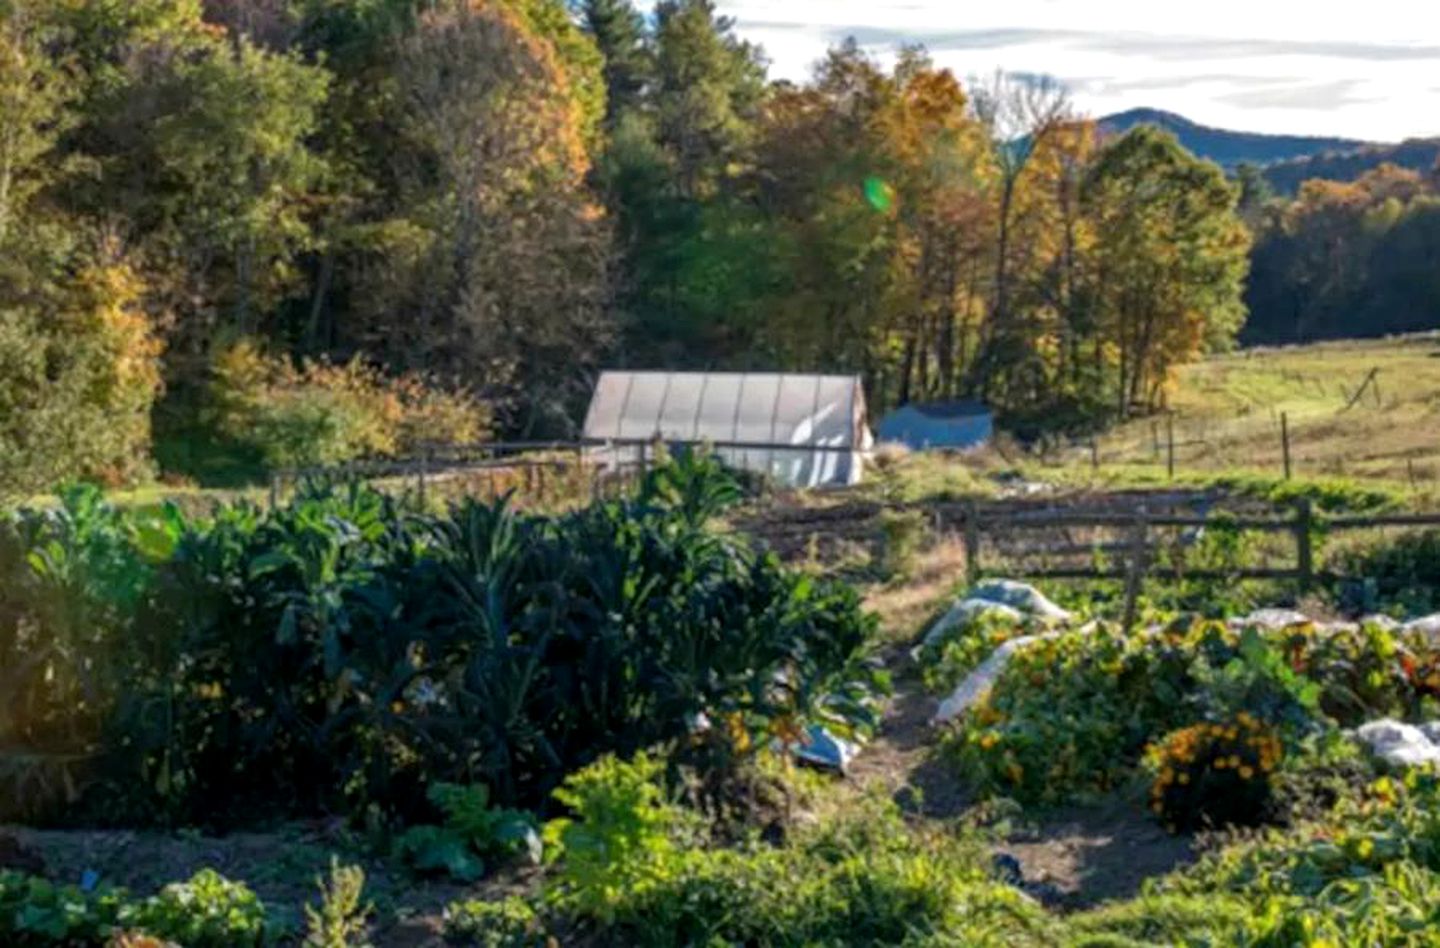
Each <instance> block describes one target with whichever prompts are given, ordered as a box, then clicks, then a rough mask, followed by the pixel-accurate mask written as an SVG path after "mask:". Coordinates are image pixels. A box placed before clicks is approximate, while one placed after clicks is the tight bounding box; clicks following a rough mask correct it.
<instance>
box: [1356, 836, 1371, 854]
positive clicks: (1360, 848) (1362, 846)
mask: <svg viewBox="0 0 1440 948" xmlns="http://www.w3.org/2000/svg"><path fill="white" fill-rule="evenodd" d="M1374 852H1375V843H1374V842H1372V841H1371V840H1369V839H1362V840H1360V842H1359V843H1358V844H1357V845H1356V846H1355V855H1357V856H1359V857H1360V858H1361V859H1369V858H1370V855H1371V854H1372V853H1374Z"/></svg>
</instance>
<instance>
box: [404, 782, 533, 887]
mask: <svg viewBox="0 0 1440 948" xmlns="http://www.w3.org/2000/svg"><path fill="white" fill-rule="evenodd" d="M428 795H429V798H430V802H431V803H432V804H433V805H434V806H435V807H436V808H437V809H439V810H440V811H441V812H442V813H443V814H444V816H445V823H444V825H443V826H414V827H411V828H410V829H408V830H406V831H405V833H404V835H402V836H401V837H400V839H399V840H398V847H399V850H400V855H401V856H402V858H404V859H405V860H406V861H407V862H408V863H409V864H410V865H412V866H414V868H415V869H416V871H418V872H421V873H434V872H444V873H448V874H449V875H450V876H452V877H453V878H455V879H456V880H457V881H460V882H474V881H476V880H477V879H479V878H480V877H481V876H482V875H484V873H485V868H486V863H485V860H487V859H490V860H505V859H514V858H515V857H517V856H525V857H528V858H529V860H530V861H531V862H533V863H538V862H539V861H540V856H541V853H540V837H539V835H538V834H537V832H536V829H535V825H534V818H533V817H531V815H530V814H529V813H526V812H524V811H522V810H506V809H499V808H495V807H492V806H491V805H490V793H489V791H487V790H486V789H485V788H484V787H483V786H471V787H461V786H457V785H455V784H449V783H435V784H432V785H431V786H430V789H429V791H428Z"/></svg>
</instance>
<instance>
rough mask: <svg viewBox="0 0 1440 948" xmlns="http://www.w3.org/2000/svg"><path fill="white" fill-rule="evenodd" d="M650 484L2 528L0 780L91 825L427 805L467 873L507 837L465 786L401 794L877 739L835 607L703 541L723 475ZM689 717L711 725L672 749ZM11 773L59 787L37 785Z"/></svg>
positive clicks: (100, 513)
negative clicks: (452, 827)
mask: <svg viewBox="0 0 1440 948" xmlns="http://www.w3.org/2000/svg"><path fill="white" fill-rule="evenodd" d="M674 464H675V465H676V467H677V468H685V467H686V466H687V465H693V466H694V469H693V470H689V471H688V472H687V471H685V470H674V471H669V472H665V471H661V472H657V473H656V474H655V475H654V476H653V477H652V479H651V481H650V484H649V486H647V487H646V489H645V490H644V491H643V492H642V495H641V496H640V497H639V498H638V499H634V500H627V501H623V502H610V503H602V504H597V505H595V506H593V507H591V508H588V509H585V510H580V511H576V512H573V513H570V514H566V515H564V516H560V517H553V518H550V517H543V516H529V515H522V514H519V513H517V512H516V511H514V510H513V509H511V508H510V507H509V506H508V505H507V504H505V503H503V502H501V503H497V504H493V505H484V504H478V503H473V502H467V503H464V504H462V505H460V506H458V507H456V508H454V509H453V510H451V511H449V512H448V513H446V514H443V515H426V514H419V513H414V512H410V511H408V510H407V509H405V508H404V507H402V506H401V505H399V504H398V503H397V502H396V501H394V500H392V499H390V498H387V497H386V496H384V495H382V494H379V493H377V492H375V491H372V490H369V489H365V488H360V487H355V486H351V487H343V486H338V485H321V484H315V485H310V486H308V487H306V488H305V489H302V490H301V491H300V492H299V493H298V494H297V495H296V496H295V497H294V498H293V500H292V501H291V502H289V503H288V504H286V505H284V506H282V507H280V508H278V509H276V510H272V511H266V512H262V511H260V510H257V509H255V508H254V507H252V506H250V505H248V504H244V503H241V504H237V505H234V506H230V507H224V508H220V509H218V510H217V511H216V512H215V513H214V515H213V517H212V518H210V519H208V520H197V521H194V522H185V521H184V520H183V519H182V518H180V517H179V515H178V514H176V513H174V512H173V511H169V512H166V513H165V514H163V515H161V516H159V517H156V516H152V515H147V514H138V513H133V514H122V513H120V512H118V511H116V510H113V509H112V508H109V507H107V506H105V505H103V504H100V503H99V501H98V498H97V497H96V496H95V495H94V494H88V495H84V497H87V498H88V500H85V501H84V504H85V505H88V506H84V505H82V506H81V507H79V508H77V509H76V512H73V513H67V514H65V515H63V516H60V515H55V514H50V513H46V512H38V511H26V512H22V513H21V514H20V515H18V519H16V520H15V521H13V522H14V523H15V524H16V527H15V528H14V529H10V530H7V531H0V541H3V542H0V568H3V569H4V571H5V573H4V575H5V576H6V578H7V581H8V582H9V583H10V584H11V587H12V588H14V589H15V590H16V591H17V595H15V596H11V597H7V599H6V600H5V603H4V605H3V607H0V619H3V620H4V621H3V624H0V634H3V638H0V648H3V649H4V652H3V654H4V655H5V657H6V664H5V666H4V668H5V671H4V672H3V673H0V674H3V675H5V676H6V677H7V678H8V679H11V681H12V687H11V688H10V689H8V690H7V691H6V692H5V694H6V699H7V702H9V703H8V704H7V705H6V707H7V708H8V709H9V710H8V711H7V715H6V716H5V717H3V718H0V725H3V727H4V728H5V730H4V731H0V738H3V741H0V746H5V747H6V748H7V749H9V752H8V753H7V754H5V755H3V756H0V761H3V763H4V764H5V769H4V770H3V771H0V772H3V773H4V774H5V775H6V777H7V780H8V779H9V778H10V776H11V774H12V772H13V771H15V770H16V769H17V768H21V767H28V768H29V770H28V773H29V776H26V777H25V778H24V779H25V780H27V781H29V783H22V782H19V781H13V782H12V783H11V786H12V788H14V791H15V794H16V795H17V796H19V797H20V798H22V799H24V800H26V801H28V802H29V803H30V804H31V805H32V806H34V807H36V808H37V809H43V810H46V811H48V812H50V813H51V814H54V813H56V812H57V811H58V804H60V803H61V802H62V801H63V802H71V803H78V806H72V807H71V809H70V813H71V815H72V816H78V815H80V814H81V813H84V812H96V811H94V810H90V809H89V807H90V806H91V805H92V804H93V805H94V806H96V807H103V811H102V812H103V813H104V814H105V818H107V819H119V818H122V814H123V817H124V818H128V819H132V820H161V821H180V822H201V823H205V824H207V825H217V824H219V825H225V824H229V823H233V822H235V821H240V820H245V819H247V818H251V817H254V816H258V815H261V814H264V815H266V816H267V817H273V816H274V814H275V807H276V805H277V803H276V801H286V802H287V803H289V804H290V805H291V806H293V808H294V809H293V812H296V813H309V812H316V811H318V810H322V809H328V810H332V811H333V810H334V809H336V808H341V809H349V811H350V812H352V813H355V814H357V815H358V814H361V813H366V812H370V811H371V810H372V809H373V810H375V811H376V813H375V815H377V816H378V817H380V818H381V819H382V820H384V821H390V820H399V821H400V822H402V823H415V822H423V821H425V820H427V819H431V818H433V816H432V813H433V809H432V807H433V806H439V807H440V808H441V809H444V810H449V811H451V813H450V815H451V817H452V819H451V821H450V822H454V821H456V820H458V821H459V827H460V828H459V832H460V833H461V834H469V835H468V836H466V837H465V838H464V840H463V842H464V845H463V846H453V845H452V846H451V848H452V850H458V851H459V852H462V853H464V852H468V851H472V850H473V849H474V847H475V846H476V845H478V846H479V847H480V849H481V850H483V851H485V852H486V853H487V854H488V853H489V851H490V847H491V845H492V841H490V840H488V839H486V838H485V837H488V836H491V835H493V836H497V837H499V839H500V840H501V841H503V842H504V844H505V846H506V847H508V846H510V845H512V844H513V843H514V842H516V840H517V839H518V838H519V837H520V836H522V835H523V834H522V833H521V832H520V821H519V820H518V819H516V818H515V816H516V815H515V814H513V813H501V814H496V816H497V818H498V819H499V823H498V824H496V825H490V824H489V823H487V822H486V821H488V820H489V819H490V816H489V815H487V813H488V811H487V809H486V807H485V806H484V805H483V801H482V802H481V804H479V805H477V806H473V807H472V806H470V805H469V804H470V803H473V802H474V800H475V798H474V797H473V796H472V795H473V794H474V793H475V792H476V791H473V790H471V791H454V793H455V794H457V796H455V797H454V798H453V799H452V798H451V797H450V796H448V795H446V796H440V797H437V798H436V799H435V804H433V805H431V804H427V802H426V798H425V788H426V787H428V786H430V785H432V784H435V783H454V784H460V785H471V786H474V785H480V784H483V785H484V786H485V787H487V788H488V789H489V791H490V793H491V794H492V795H493V799H494V801H495V802H496V803H497V804H499V805H502V806H509V805H513V804H515V803H524V804H529V805H535V804H538V803H540V802H541V800H542V799H543V798H544V796H545V795H547V794H548V793H549V791H550V790H551V789H553V788H554V787H555V786H556V785H558V784H559V782H560V781H561V780H562V779H563V778H564V777H565V776H566V774H568V773H569V772H570V771H571V770H573V769H574V768H575V767H576V766H578V765H580V764H583V763H585V762H588V761H590V760H593V759H594V758H595V756H596V755H597V754H601V753H604V752H606V751H614V752H618V753H622V754H629V753H633V752H635V751H637V750H641V749H645V748H651V747H655V746H656V745H661V746H663V747H665V748H666V749H667V750H671V751H674V752H675V753H676V754H677V755H678V756H679V757H680V758H682V759H684V760H686V761H688V762H689V763H691V764H693V765H696V766H700V767H701V768H702V769H704V770H705V771H706V772H708V773H711V774H718V773H722V772H726V771H729V770H732V769H733V768H736V767H737V766H738V765H739V764H740V763H741V762H743V761H744V760H746V759H748V758H749V757H750V756H752V755H753V754H754V753H755V752H756V751H757V750H758V749H759V748H762V747H765V746H767V745H768V743H769V742H770V741H771V740H773V739H776V738H780V737H785V738H787V739H793V737H794V735H795V734H797V733H799V731H800V729H801V728H803V727H804V725H805V724H806V723H809V722H819V723H824V724H826V725H828V726H830V727H832V728H834V729H835V730H837V731H839V732H844V733H852V732H853V731H855V730H865V729H867V728H869V727H871V726H873V724H874V722H875V714H876V701H875V699H876V697H877V695H878V694H879V693H880V692H881V691H883V689H884V688H885V679H884V675H883V673H882V672H881V671H880V670H878V669H877V668H876V667H874V666H873V665H872V664H871V662H870V649H871V647H872V639H873V631H874V620H873V618H871V617H868V616H866V615H865V614H864V613H863V611H862V609H861V604H860V600H859V596H858V594H857V593H856V592H855V591H854V590H851V589H848V588H845V587H841V586H837V585H831V584H829V583H825V582H822V581H817V580H815V579H813V578H810V577H807V576H804V575H802V574H800V573H798V572H795V571H792V570H790V569H787V568H786V567H784V566H782V565H781V563H780V562H779V560H778V559H776V558H775V557H773V556H771V555H762V554H759V553H757V552H755V551H754V550H753V549H751V547H750V546H749V544H748V543H747V542H746V541H745V540H744V539H743V538H741V537H739V536H737V535H734V534H729V533H719V532H712V531H711V530H710V529H709V528H708V527H707V526H706V522H707V521H708V520H709V519H710V518H711V516H712V515H713V513H715V512H716V511H717V510H718V505H721V504H724V503H728V502H730V500H731V499H732V498H733V497H734V496H736V491H735V486H734V481H733V478H731V477H730V476H729V475H728V474H725V473H724V472H722V471H720V470H719V469H718V468H715V467H713V466H708V463H707V462H705V461H702V460H700V459H695V458H688V457H684V458H680V459H678V460H677V461H675V462H674ZM76 503H80V501H79V500H77V501H76ZM77 518H78V519H77ZM76 549H79V550H83V551H84V555H83V556H81V555H80V554H79V553H77V552H75V550H76ZM52 560H53V564H52V565H47V564H50V563H51V561H52ZM82 694H83V695H84V696H85V697H84V700H81V697H80V696H81V695H82ZM702 717H703V718H708V719H710V720H712V721H716V722H721V723H723V724H724V725H725V726H724V727H723V728H721V727H717V728H714V729H712V730H711V731H710V732H708V734H707V735H706V737H705V738H704V739H702V740H699V741H694V740H692V739H691V736H692V723H693V722H694V721H696V720H698V719H700V718H702ZM36 757H41V758H43V759H45V760H48V761H50V762H51V763H52V764H53V766H54V767H60V766H62V765H63V766H64V767H65V768H67V769H65V770H64V771H63V772H59V773H54V774H49V772H48V771H37V770H36V768H35V766H34V765H33V761H34V759H35V758H36ZM52 769H53V768H52ZM37 773H41V774H49V776H48V782H49V783H50V784H52V785H53V787H54V788H55V789H56V791H57V792H55V793H52V794H51V795H49V796H46V795H42V794H40V793H37V792H34V790H33V787H34V781H35V779H37V778H36V776H35V775H36V774H37ZM82 778H84V779H82ZM97 781H98V782H97ZM22 789H23V792H21V790H22ZM84 790H89V791H90V792H91V794H92V795H90V796H87V797H86V798H85V799H84V800H81V801H75V800H74V797H75V795H76V794H77V793H79V792H81V791H84ZM436 792H437V793H440V794H450V793H451V791H448V790H447V791H436ZM102 800H103V803H102V802H101V801H102ZM452 804H453V806H452ZM447 825H449V823H448V822H447ZM427 832H429V831H427ZM432 836H435V837H436V838H435V839H431V840H429V844H430V845H432V846H433V845H439V843H441V842H445V840H446V839H447V837H446V834H445V832H438V831H437V832H432ZM451 842H452V843H453V840H451ZM422 848H426V847H422ZM479 854H480V853H479V852H476V855H477V856H478V855H479ZM464 874H467V875H469V874H473V873H472V872H471V871H470V870H465V872H464Z"/></svg>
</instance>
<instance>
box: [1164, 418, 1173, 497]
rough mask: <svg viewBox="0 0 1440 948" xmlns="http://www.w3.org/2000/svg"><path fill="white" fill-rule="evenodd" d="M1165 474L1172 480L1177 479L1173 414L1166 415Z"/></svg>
mask: <svg viewBox="0 0 1440 948" xmlns="http://www.w3.org/2000/svg"><path fill="white" fill-rule="evenodd" d="M1165 474H1166V476H1167V477H1168V478H1169V479H1170V480H1172V481H1173V480H1174V479H1175V415H1174V413H1173V412H1170V413H1167V414H1166V415H1165Z"/></svg>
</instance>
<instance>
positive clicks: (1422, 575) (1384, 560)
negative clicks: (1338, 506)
mask: <svg viewBox="0 0 1440 948" xmlns="http://www.w3.org/2000/svg"><path fill="white" fill-rule="evenodd" d="M1337 571H1338V572H1340V573H1341V574H1342V575H1345V576H1350V577H1355V578H1356V579H1359V580H1361V581H1363V582H1364V583H1366V584H1367V585H1368V586H1369V587H1371V589H1370V596H1369V598H1370V599H1372V600H1374V599H1375V598H1377V597H1379V598H1381V599H1383V600H1385V601H1387V602H1391V603H1394V604H1396V605H1398V606H1399V607H1401V608H1403V609H1406V610H1408V611H1413V612H1433V611H1435V610H1437V609H1440V593H1437V591H1436V583H1435V578H1436V577H1437V576H1440V530H1424V531H1420V532H1417V533H1407V534H1402V535H1401V536H1398V537H1394V538H1392V539H1390V540H1389V541H1387V542H1386V543H1384V544H1379V545H1376V546H1373V547H1369V548H1365V549H1360V550H1352V551H1349V552H1347V553H1346V554H1344V555H1342V556H1341V558H1340V562H1339V563H1338V564H1337ZM1363 606H1364V607H1365V608H1373V606H1374V602H1373V601H1372V602H1366V603H1363Z"/></svg>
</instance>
